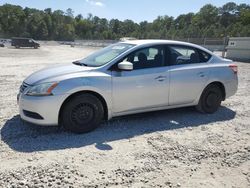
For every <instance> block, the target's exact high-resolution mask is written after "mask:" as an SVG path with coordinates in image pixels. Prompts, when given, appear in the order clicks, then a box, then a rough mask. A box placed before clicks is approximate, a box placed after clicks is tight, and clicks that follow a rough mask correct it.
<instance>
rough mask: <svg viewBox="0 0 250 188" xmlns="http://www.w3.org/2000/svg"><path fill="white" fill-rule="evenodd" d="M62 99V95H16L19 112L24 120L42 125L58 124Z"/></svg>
mask: <svg viewBox="0 0 250 188" xmlns="http://www.w3.org/2000/svg"><path fill="white" fill-rule="evenodd" d="M63 101H64V96H63V95H57V96H44V97H33V96H26V95H23V94H21V95H20V96H18V103H19V113H20V117H21V119H23V120H24V121H27V122H30V123H33V124H37V125H42V126H55V125H58V118H59V111H60V108H61V105H62V103H63Z"/></svg>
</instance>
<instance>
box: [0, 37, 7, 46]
mask: <svg viewBox="0 0 250 188" xmlns="http://www.w3.org/2000/svg"><path fill="white" fill-rule="evenodd" d="M5 42H6V40H5V39H2V40H0V47H5V45H4V43H5Z"/></svg>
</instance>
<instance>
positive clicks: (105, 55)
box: [77, 43, 134, 67]
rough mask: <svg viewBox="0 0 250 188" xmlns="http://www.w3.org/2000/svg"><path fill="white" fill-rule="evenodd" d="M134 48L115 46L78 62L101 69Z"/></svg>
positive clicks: (130, 46)
mask: <svg viewBox="0 0 250 188" xmlns="http://www.w3.org/2000/svg"><path fill="white" fill-rule="evenodd" d="M132 47H134V45H133V44H126V43H117V44H113V45H110V46H108V47H106V48H103V49H101V50H99V51H97V52H95V53H93V54H92V55H90V56H88V57H86V58H84V59H82V60H80V61H78V62H77V63H79V64H82V65H85V66H90V67H99V66H102V65H105V64H107V63H109V62H110V61H112V60H113V59H115V58H116V57H118V56H119V55H121V54H122V53H124V52H126V51H127V50H129V49H130V48H132Z"/></svg>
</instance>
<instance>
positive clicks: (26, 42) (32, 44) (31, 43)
mask: <svg viewBox="0 0 250 188" xmlns="http://www.w3.org/2000/svg"><path fill="white" fill-rule="evenodd" d="M11 46H14V47H16V48H21V47H29V48H35V49H37V48H39V47H40V44H39V43H38V42H36V41H35V40H33V39H31V38H20V37H15V38H12V39H11Z"/></svg>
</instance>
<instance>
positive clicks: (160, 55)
mask: <svg viewBox="0 0 250 188" xmlns="http://www.w3.org/2000/svg"><path fill="white" fill-rule="evenodd" d="M123 61H129V62H131V63H133V67H134V70H138V69H145V68H155V67H162V66H164V48H163V47H161V46H156V47H149V48H144V49H141V50H137V51H136V52H133V53H131V54H129V55H128V56H127V57H126V58H124V59H123Z"/></svg>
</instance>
